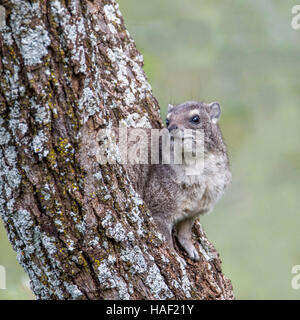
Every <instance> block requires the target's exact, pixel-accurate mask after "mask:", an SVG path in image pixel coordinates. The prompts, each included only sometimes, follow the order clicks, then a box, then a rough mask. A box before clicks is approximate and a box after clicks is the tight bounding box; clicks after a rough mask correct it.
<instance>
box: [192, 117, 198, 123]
mask: <svg viewBox="0 0 300 320" xmlns="http://www.w3.org/2000/svg"><path fill="white" fill-rule="evenodd" d="M191 122H193V123H196V124H197V123H199V122H200V118H199V116H194V117H193V118H191Z"/></svg>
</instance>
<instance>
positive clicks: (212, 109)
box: [208, 102, 221, 123]
mask: <svg viewBox="0 0 300 320" xmlns="http://www.w3.org/2000/svg"><path fill="white" fill-rule="evenodd" d="M208 107H209V115H210V119H211V122H212V123H217V122H218V121H219V119H220V116H221V107H220V105H219V102H212V103H209V104H208Z"/></svg>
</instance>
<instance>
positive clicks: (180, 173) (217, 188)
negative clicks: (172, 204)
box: [172, 154, 231, 221]
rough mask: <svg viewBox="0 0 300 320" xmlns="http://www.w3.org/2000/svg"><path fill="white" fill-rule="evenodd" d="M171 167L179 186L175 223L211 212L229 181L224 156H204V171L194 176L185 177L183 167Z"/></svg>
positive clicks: (229, 176) (229, 174) (184, 168)
mask: <svg viewBox="0 0 300 320" xmlns="http://www.w3.org/2000/svg"><path fill="white" fill-rule="evenodd" d="M172 167H173V169H174V171H175V173H176V177H175V179H176V183H177V184H180V185H181V188H180V194H179V195H178V198H177V199H178V206H177V208H178V212H177V214H176V220H177V221H178V220H181V219H182V218H184V217H187V216H197V215H199V214H201V213H206V212H209V211H211V210H212V208H213V206H214V205H215V203H216V202H217V201H218V200H219V199H220V197H221V196H222V194H223V193H224V190H225V189H226V187H227V185H228V184H229V182H230V180H231V173H230V171H229V169H228V163H227V159H226V157H225V156H224V155H215V154H207V155H205V158H204V169H203V170H202V171H201V172H199V174H196V175H186V167H185V166H184V165H180V166H172Z"/></svg>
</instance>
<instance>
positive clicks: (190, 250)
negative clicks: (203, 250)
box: [178, 237, 200, 261]
mask: <svg viewBox="0 0 300 320" xmlns="http://www.w3.org/2000/svg"><path fill="white" fill-rule="evenodd" d="M178 241H179V243H180V245H181V246H182V248H183V249H184V250H185V251H186V252H187V254H188V255H189V258H191V259H192V260H194V261H199V260H200V257H199V254H198V251H197V250H196V248H195V247H194V245H193V243H192V241H191V240H188V239H185V238H180V237H178Z"/></svg>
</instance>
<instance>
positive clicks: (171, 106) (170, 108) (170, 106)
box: [168, 103, 174, 112]
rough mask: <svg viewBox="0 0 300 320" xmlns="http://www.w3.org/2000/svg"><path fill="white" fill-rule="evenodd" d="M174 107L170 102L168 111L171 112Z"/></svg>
mask: <svg viewBox="0 0 300 320" xmlns="http://www.w3.org/2000/svg"><path fill="white" fill-rule="evenodd" d="M173 108H174V106H173V105H172V104H170V103H169V104H168V112H170V111H171V110H172V109H173Z"/></svg>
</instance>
